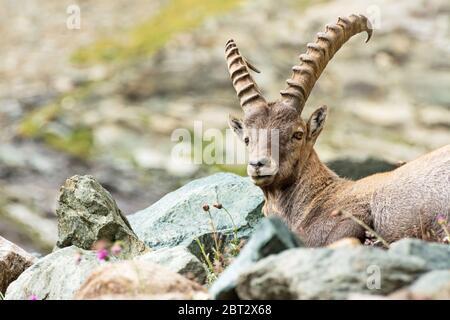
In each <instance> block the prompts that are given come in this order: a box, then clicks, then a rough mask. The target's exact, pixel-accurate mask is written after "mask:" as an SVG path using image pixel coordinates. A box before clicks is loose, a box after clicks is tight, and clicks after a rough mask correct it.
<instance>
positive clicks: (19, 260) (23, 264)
mask: <svg viewBox="0 0 450 320" xmlns="http://www.w3.org/2000/svg"><path fill="white" fill-rule="evenodd" d="M36 260H37V259H36V258H35V257H34V256H32V255H31V254H29V253H28V252H26V251H25V250H23V249H22V248H20V247H19V246H16V245H15V244H14V243H11V242H9V241H8V240H6V239H5V238H3V237H0V293H2V294H4V293H5V291H6V288H8V285H9V284H10V283H11V282H13V281H14V280H16V279H17V277H18V276H19V275H20V274H21V273H22V272H24V271H25V270H26V269H27V268H28V267H30V266H31V265H32V264H33V263H34V262H35V261H36Z"/></svg>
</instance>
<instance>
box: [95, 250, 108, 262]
mask: <svg viewBox="0 0 450 320" xmlns="http://www.w3.org/2000/svg"><path fill="white" fill-rule="evenodd" d="M107 258H108V250H106V249H100V250H98V251H97V259H98V260H100V261H106V259H107Z"/></svg>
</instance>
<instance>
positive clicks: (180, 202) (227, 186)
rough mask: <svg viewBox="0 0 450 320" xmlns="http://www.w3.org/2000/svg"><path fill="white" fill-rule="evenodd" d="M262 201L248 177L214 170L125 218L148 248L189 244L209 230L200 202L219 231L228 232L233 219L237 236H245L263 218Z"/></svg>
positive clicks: (208, 219)
mask: <svg viewBox="0 0 450 320" xmlns="http://www.w3.org/2000/svg"><path fill="white" fill-rule="evenodd" d="M263 201H264V198H263V194H262V192H261V190H260V189H259V188H258V187H256V186H255V185H253V183H252V182H251V181H250V180H249V179H247V178H242V177H239V176H237V175H234V174H230V173H217V174H214V175H212V176H209V177H206V178H202V179H198V180H194V181H192V182H190V183H188V184H186V185H185V186H183V187H181V188H180V189H178V190H176V191H174V192H171V193H169V194H167V195H166V196H165V197H163V198H162V199H160V200H159V201H158V202H156V203H155V204H153V205H152V206H150V207H149V208H147V209H144V210H142V211H139V212H137V213H135V214H133V215H130V216H128V219H129V221H130V224H131V226H132V227H133V229H134V231H135V232H136V234H137V235H138V237H139V238H140V239H142V240H143V241H144V242H145V243H146V244H147V245H148V246H149V247H151V248H154V249H158V248H164V247H174V246H177V245H183V246H189V245H190V244H191V243H192V242H193V241H194V239H195V238H197V237H200V236H201V235H203V234H206V233H209V232H211V225H210V218H209V216H208V214H207V213H206V212H205V211H203V210H202V206H203V204H205V203H208V204H209V206H210V212H211V215H212V219H213V221H214V225H215V227H216V229H217V231H218V232H219V233H227V234H231V233H232V232H233V222H234V224H235V225H236V227H237V229H238V235H239V237H247V236H248V234H249V233H250V232H251V230H252V228H253V226H254V225H256V223H257V222H258V221H259V220H260V219H261V217H262V214H261V208H262V205H263ZM216 202H220V203H221V204H222V205H223V206H224V207H225V208H226V209H227V210H228V212H229V213H230V214H231V216H232V218H233V222H232V221H231V219H230V217H229V216H228V215H227V213H226V212H225V210H224V209H217V208H214V207H213V206H212V205H213V204H214V203H216Z"/></svg>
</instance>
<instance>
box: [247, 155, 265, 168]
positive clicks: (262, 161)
mask: <svg viewBox="0 0 450 320" xmlns="http://www.w3.org/2000/svg"><path fill="white" fill-rule="evenodd" d="M268 163H269V158H266V157H264V158H261V159H258V160H250V161H249V162H248V164H249V165H251V166H252V167H255V168H261V167H263V166H265V165H266V164H268Z"/></svg>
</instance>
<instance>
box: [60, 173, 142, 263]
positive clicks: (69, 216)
mask: <svg viewBox="0 0 450 320" xmlns="http://www.w3.org/2000/svg"><path fill="white" fill-rule="evenodd" d="M56 214H57V216H58V236H59V240H58V243H57V246H58V247H60V248H63V247H68V246H71V245H75V246H77V247H78V248H82V249H86V250H90V249H92V246H93V244H94V243H95V242H96V241H98V240H105V241H111V242H114V241H120V242H121V245H122V251H121V253H120V254H119V256H120V257H121V258H130V257H134V256H137V255H139V254H142V253H143V252H145V250H146V247H145V245H144V243H143V242H142V241H140V240H139V239H138V238H137V236H136V235H135V233H134V232H133V230H132V229H131V226H130V224H129V223H128V220H127V218H126V217H125V216H124V215H123V214H122V212H121V211H120V209H119V208H118V207H117V204H116V202H115V201H114V199H113V198H112V197H111V194H110V193H109V192H108V191H107V190H105V189H104V188H103V187H102V186H101V185H100V183H98V182H97V181H96V180H95V179H94V178H93V177H92V176H73V177H71V178H69V179H67V180H66V182H65V183H64V185H63V186H62V187H61V191H60V196H59V207H58V209H57V210H56Z"/></svg>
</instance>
